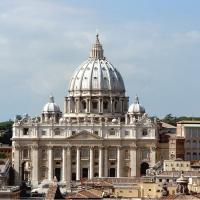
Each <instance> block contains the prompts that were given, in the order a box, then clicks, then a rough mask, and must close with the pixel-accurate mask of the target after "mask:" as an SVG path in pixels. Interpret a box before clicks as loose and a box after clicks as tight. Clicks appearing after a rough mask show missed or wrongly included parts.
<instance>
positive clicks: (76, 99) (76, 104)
mask: <svg viewBox="0 0 200 200" xmlns="http://www.w3.org/2000/svg"><path fill="white" fill-rule="evenodd" d="M75 113H78V98H75Z"/></svg>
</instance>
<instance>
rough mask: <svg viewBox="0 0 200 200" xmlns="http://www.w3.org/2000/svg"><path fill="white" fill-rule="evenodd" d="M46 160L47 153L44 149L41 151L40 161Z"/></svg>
mask: <svg viewBox="0 0 200 200" xmlns="http://www.w3.org/2000/svg"><path fill="white" fill-rule="evenodd" d="M46 158H47V152H46V150H45V149H42V159H43V160H45V159H46Z"/></svg>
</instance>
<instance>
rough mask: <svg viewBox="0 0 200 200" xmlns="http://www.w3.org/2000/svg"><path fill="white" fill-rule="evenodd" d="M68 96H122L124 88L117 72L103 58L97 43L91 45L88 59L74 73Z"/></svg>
mask: <svg viewBox="0 0 200 200" xmlns="http://www.w3.org/2000/svg"><path fill="white" fill-rule="evenodd" d="M69 93H70V95H72V96H74V95H88V94H91V93H95V94H98V95H101V94H102V95H105V94H109V95H124V94H125V87H124V82H123V79H122V76H121V75H120V73H119V72H118V70H117V69H116V68H115V67H114V66H113V65H112V64H111V63H110V62H109V61H108V60H107V59H106V58H105V57H104V55H103V48H102V45H101V44H100V42H99V38H98V34H97V35H96V43H95V44H93V45H92V51H91V53H90V57H89V58H88V59H87V60H86V61H85V62H83V63H82V64H81V65H80V66H79V67H78V68H77V70H76V71H75V73H74V75H73V76H72V78H71V81H70V84H69Z"/></svg>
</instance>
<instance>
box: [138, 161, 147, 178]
mask: <svg viewBox="0 0 200 200" xmlns="http://www.w3.org/2000/svg"><path fill="white" fill-rule="evenodd" d="M147 169H149V164H148V163H147V162H143V163H141V165H140V175H141V176H145V175H146V170H147Z"/></svg>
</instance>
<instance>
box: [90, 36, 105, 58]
mask: <svg viewBox="0 0 200 200" xmlns="http://www.w3.org/2000/svg"><path fill="white" fill-rule="evenodd" d="M90 58H94V59H105V58H104V56H103V47H102V45H101V44H100V42H99V34H97V35H96V43H95V44H93V45H92V51H91V53H90Z"/></svg>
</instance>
